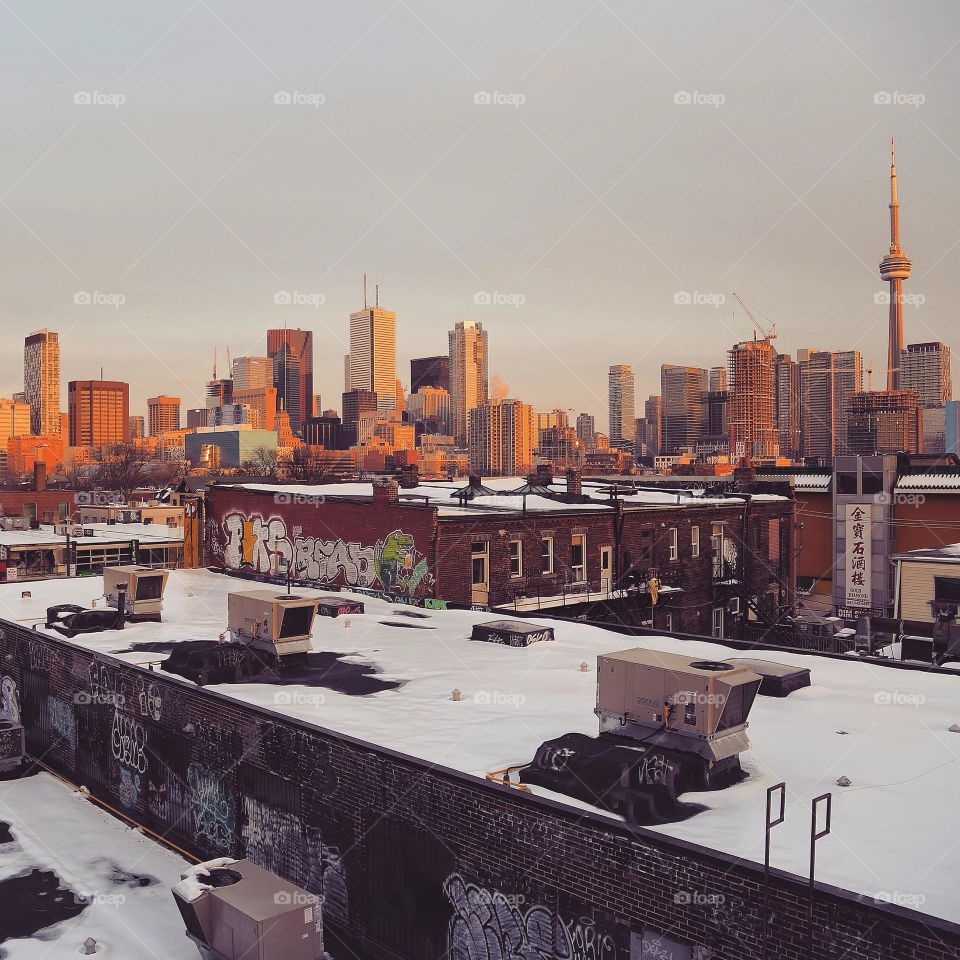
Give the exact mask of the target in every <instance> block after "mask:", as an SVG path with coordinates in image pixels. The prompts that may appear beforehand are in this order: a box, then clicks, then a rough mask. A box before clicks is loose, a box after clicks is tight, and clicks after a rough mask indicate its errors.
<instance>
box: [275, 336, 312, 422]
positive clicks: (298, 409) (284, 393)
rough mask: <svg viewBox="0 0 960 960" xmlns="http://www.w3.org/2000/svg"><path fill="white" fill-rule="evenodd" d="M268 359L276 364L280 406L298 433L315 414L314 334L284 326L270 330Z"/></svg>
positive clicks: (276, 381) (276, 384) (276, 385)
mask: <svg viewBox="0 0 960 960" xmlns="http://www.w3.org/2000/svg"><path fill="white" fill-rule="evenodd" d="M267 356H268V357H269V358H270V360H271V361H272V363H273V386H275V387H276V388H277V403H278V404H279V406H280V409H281V410H285V411H286V412H287V413H288V414H289V416H290V427H291V429H292V430H293V431H294V432H295V433H299V432H300V431H301V429H302V426H303V421H304V420H305V419H306V418H307V417H309V416H310V414H311V413H312V411H313V332H312V331H310V330H300V329H295V330H291V329H288V328H287V327H282V328H278V329H274V330H268V331H267Z"/></svg>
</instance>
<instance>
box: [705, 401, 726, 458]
mask: <svg viewBox="0 0 960 960" xmlns="http://www.w3.org/2000/svg"><path fill="white" fill-rule="evenodd" d="M705 402H706V408H707V420H706V425H705V426H704V428H703V434H702V437H701V439H702V441H704V442H705V443H706V446H707V447H708V448H709V449H710V450H711V451H716V450H720V449H723V450H726V449H727V448H728V447H729V446H730V419H729V408H730V391H729V390H708V391H707V395H706V400H705Z"/></svg>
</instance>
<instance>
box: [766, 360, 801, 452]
mask: <svg viewBox="0 0 960 960" xmlns="http://www.w3.org/2000/svg"><path fill="white" fill-rule="evenodd" d="M773 376H774V394H775V404H776V419H777V429H778V430H779V432H780V453H781V455H782V456H784V457H789V458H790V459H791V460H799V459H800V457H801V456H802V450H801V432H800V364H799V363H796V362H795V361H794V360H793V358H792V357H791V356H790V354H788V353H781V354H778V355H777V361H776V365H775V366H774V369H773Z"/></svg>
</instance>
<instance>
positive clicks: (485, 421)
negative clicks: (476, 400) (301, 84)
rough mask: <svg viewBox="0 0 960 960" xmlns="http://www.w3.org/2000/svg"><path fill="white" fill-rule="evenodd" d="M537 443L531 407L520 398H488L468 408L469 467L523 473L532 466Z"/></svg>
mask: <svg viewBox="0 0 960 960" xmlns="http://www.w3.org/2000/svg"><path fill="white" fill-rule="evenodd" d="M536 443H537V437H536V427H535V422H534V417H533V407H531V406H530V404H528V403H522V402H521V401H520V400H490V401H488V402H487V403H485V404H483V406H479V407H474V408H473V409H472V410H471V411H470V426H469V429H468V444H469V449H470V467H471V469H473V470H477V471H479V472H480V473H488V474H499V475H501V476H512V475H514V474H519V475H523V474H526V473H529V472H530V470H531V469H532V468H533V450H534V447H535V446H536Z"/></svg>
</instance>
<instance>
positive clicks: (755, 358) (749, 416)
mask: <svg viewBox="0 0 960 960" xmlns="http://www.w3.org/2000/svg"><path fill="white" fill-rule="evenodd" d="M770 339H771V338H770V337H764V338H763V339H761V340H746V341H744V342H743V343H738V344H735V345H734V346H733V348H732V349H731V350H730V354H729V371H730V383H731V384H732V386H733V389H732V392H731V394H730V402H729V406H728V411H727V417H728V423H729V428H730V456H731V457H733V458H734V459H736V460H743V459H746V460H757V459H768V458H771V457H774V458H775V457H778V456H779V454H780V430H779V428H778V426H777V403H776V389H775V382H776V377H775V369H776V364H777V352H776V350H775V349H774V348H773V346H772V344H771V343H770Z"/></svg>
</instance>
